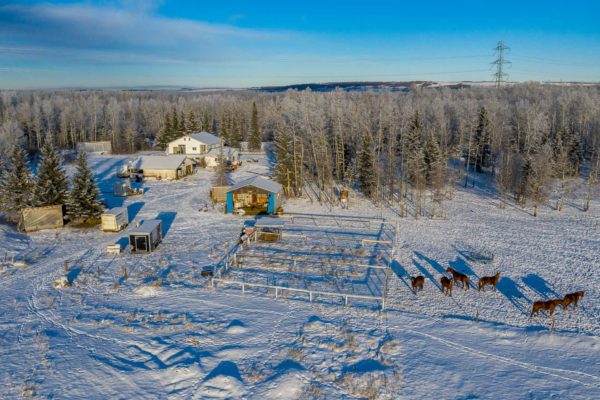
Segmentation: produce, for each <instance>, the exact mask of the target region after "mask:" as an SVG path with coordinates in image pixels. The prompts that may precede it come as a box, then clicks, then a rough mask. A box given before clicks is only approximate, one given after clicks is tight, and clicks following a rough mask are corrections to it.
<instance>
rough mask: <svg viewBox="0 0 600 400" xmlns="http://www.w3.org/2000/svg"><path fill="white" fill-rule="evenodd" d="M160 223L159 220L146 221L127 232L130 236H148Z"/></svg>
mask: <svg viewBox="0 0 600 400" xmlns="http://www.w3.org/2000/svg"><path fill="white" fill-rule="evenodd" d="M161 224H162V221H161V220H159V219H150V220H148V221H144V222H143V223H142V225H140V226H138V227H137V228H133V229H132V230H130V231H129V234H130V235H148V234H150V233H152V231H154V230H155V229H156V227H157V226H159V225H161Z"/></svg>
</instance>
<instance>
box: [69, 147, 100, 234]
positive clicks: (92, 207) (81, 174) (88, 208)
mask: <svg viewBox="0 0 600 400" xmlns="http://www.w3.org/2000/svg"><path fill="white" fill-rule="evenodd" d="M72 183H73V185H72V188H71V192H70V193H69V196H68V199H67V216H68V217H69V218H70V219H71V220H72V221H77V222H83V223H86V222H90V221H95V220H98V219H99V218H100V214H101V213H102V204H101V203H100V201H99V200H98V196H99V195H100V191H99V190H98V188H97V187H96V183H95V181H94V176H93V175H92V170H91V169H90V167H89V166H88V164H87V157H86V154H85V153H84V152H81V153H79V156H78V157H77V170H76V171H75V174H74V175H73V182H72Z"/></svg>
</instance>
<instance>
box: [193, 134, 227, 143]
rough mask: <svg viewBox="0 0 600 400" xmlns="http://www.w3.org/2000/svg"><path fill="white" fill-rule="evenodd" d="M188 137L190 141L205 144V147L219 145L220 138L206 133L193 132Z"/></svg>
mask: <svg viewBox="0 0 600 400" xmlns="http://www.w3.org/2000/svg"><path fill="white" fill-rule="evenodd" d="M189 136H190V137H191V138H192V139H195V140H197V141H199V142H202V143H204V144H207V145H211V144H219V143H221V138H219V137H217V136H215V135H213V134H212V133H208V132H194V133H190V134H189Z"/></svg>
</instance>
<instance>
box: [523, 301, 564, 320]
mask: <svg viewBox="0 0 600 400" xmlns="http://www.w3.org/2000/svg"><path fill="white" fill-rule="evenodd" d="M559 304H560V305H562V306H563V308H564V303H563V300H562V299H556V300H547V301H535V302H533V308H532V310H531V314H530V315H529V318H531V317H533V316H534V315H536V314H538V313H539V312H540V310H543V311H549V312H550V316H553V315H554V310H555V309H556V306H558V305H559Z"/></svg>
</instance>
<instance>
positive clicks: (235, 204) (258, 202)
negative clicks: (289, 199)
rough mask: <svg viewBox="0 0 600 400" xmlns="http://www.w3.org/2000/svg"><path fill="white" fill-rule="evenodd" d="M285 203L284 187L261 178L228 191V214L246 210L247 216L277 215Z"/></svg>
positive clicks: (254, 177) (245, 182)
mask: <svg viewBox="0 0 600 400" xmlns="http://www.w3.org/2000/svg"><path fill="white" fill-rule="evenodd" d="M282 203H283V186H281V185H280V184H279V183H277V182H274V181H272V180H270V179H266V178H263V177H260V176H253V177H252V178H249V179H246V180H243V181H241V182H239V183H237V184H235V185H233V186H232V187H231V188H229V191H227V203H226V212H227V213H228V214H231V213H233V212H234V211H235V210H239V209H241V210H244V212H245V214H249V215H256V214H261V213H268V214H275V213H276V212H279V210H280V209H281V206H282Z"/></svg>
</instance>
